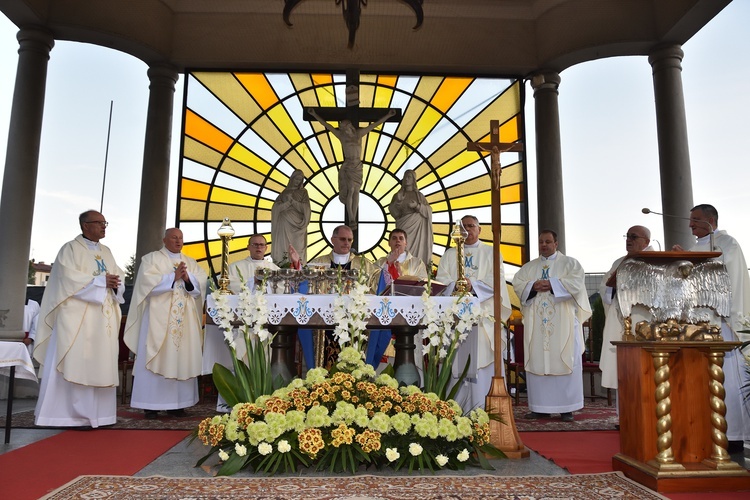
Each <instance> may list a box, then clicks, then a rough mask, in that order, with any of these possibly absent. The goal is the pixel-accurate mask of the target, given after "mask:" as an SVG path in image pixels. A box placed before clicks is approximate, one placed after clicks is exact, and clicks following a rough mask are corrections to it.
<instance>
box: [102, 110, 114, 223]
mask: <svg viewBox="0 0 750 500" xmlns="http://www.w3.org/2000/svg"><path fill="white" fill-rule="evenodd" d="M114 103H115V101H109V124H108V125H107V147H106V149H105V150H104V176H103V177H102V201H101V203H100V204H99V213H101V212H102V211H103V210H104V185H105V184H106V183H107V159H108V158H109V134H110V132H112V106H113V105H114Z"/></svg>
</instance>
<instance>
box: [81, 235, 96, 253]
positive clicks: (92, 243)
mask: <svg viewBox="0 0 750 500" xmlns="http://www.w3.org/2000/svg"><path fill="white" fill-rule="evenodd" d="M81 237H82V238H83V241H85V242H86V246H87V247H89V248H90V249H92V250H96V249H98V248H99V242H98V241H91V240H90V239H88V238H86V237H85V236H83V235H81Z"/></svg>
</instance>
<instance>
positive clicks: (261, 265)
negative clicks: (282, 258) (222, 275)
mask: <svg viewBox="0 0 750 500" xmlns="http://www.w3.org/2000/svg"><path fill="white" fill-rule="evenodd" d="M278 268H279V266H277V265H276V264H274V263H273V262H271V261H269V260H265V259H261V260H255V259H252V258H251V257H247V258H245V259H242V260H239V261H237V262H234V263H233V264H231V265H230V266H229V289H230V290H231V291H232V292H233V293H236V294H238V293H240V291H241V290H242V282H243V281H244V282H245V283H247V288H248V289H249V290H250V291H251V292H252V291H254V290H255V271H256V270H258V269H270V270H272V271H275V270H277V269H278ZM269 286H270V285H269ZM269 293H275V292H272V291H269Z"/></svg>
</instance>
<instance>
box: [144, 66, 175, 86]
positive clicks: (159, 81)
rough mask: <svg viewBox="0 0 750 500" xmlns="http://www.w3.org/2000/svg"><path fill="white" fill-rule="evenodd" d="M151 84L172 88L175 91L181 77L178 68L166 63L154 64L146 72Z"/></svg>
mask: <svg viewBox="0 0 750 500" xmlns="http://www.w3.org/2000/svg"><path fill="white" fill-rule="evenodd" d="M146 74H147V75H148V79H149V81H150V82H151V86H154V85H159V86H165V87H168V88H170V89H171V90H173V91H174V86H175V84H176V83H177V80H178V79H179V78H180V74H179V73H178V72H177V70H176V69H175V68H174V67H172V66H169V65H166V64H152V65H151V66H149V67H148V71H147V72H146Z"/></svg>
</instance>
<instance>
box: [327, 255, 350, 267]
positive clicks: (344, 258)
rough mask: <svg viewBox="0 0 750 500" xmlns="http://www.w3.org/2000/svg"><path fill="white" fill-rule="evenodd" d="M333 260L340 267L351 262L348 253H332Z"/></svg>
mask: <svg viewBox="0 0 750 500" xmlns="http://www.w3.org/2000/svg"><path fill="white" fill-rule="evenodd" d="M331 260H332V261H333V263H334V264H339V265H341V264H346V263H347V262H349V254H348V253H345V254H340V253H336V252H331Z"/></svg>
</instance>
